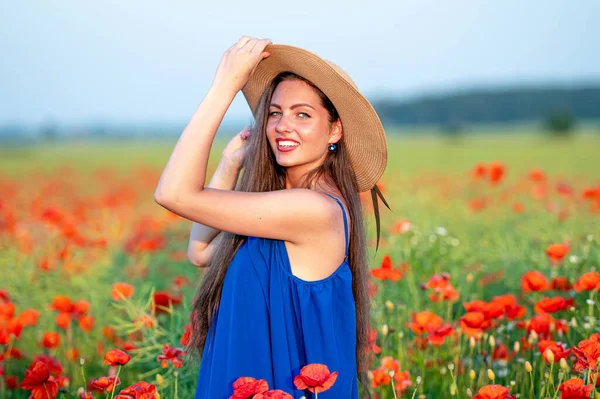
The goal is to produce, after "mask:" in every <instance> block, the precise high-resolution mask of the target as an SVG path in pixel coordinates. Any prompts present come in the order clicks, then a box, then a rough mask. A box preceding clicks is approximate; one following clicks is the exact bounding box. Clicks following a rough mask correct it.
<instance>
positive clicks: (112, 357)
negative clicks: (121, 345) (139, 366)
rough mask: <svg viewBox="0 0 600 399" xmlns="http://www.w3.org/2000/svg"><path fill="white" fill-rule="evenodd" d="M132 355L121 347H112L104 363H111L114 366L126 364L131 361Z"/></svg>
mask: <svg viewBox="0 0 600 399" xmlns="http://www.w3.org/2000/svg"><path fill="white" fill-rule="evenodd" d="M130 359H131V356H129V355H128V354H127V353H125V352H123V351H122V350H120V349H111V350H109V351H108V352H106V355H105V356H104V364H110V365H111V366H113V367H116V366H124V365H126V364H127V363H129V360H130Z"/></svg>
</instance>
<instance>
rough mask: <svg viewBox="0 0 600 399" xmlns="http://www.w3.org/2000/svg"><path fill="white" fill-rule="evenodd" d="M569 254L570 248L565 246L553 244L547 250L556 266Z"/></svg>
mask: <svg viewBox="0 0 600 399" xmlns="http://www.w3.org/2000/svg"><path fill="white" fill-rule="evenodd" d="M568 252H569V247H568V246H567V245H565V244H552V245H550V246H549V247H548V248H547V249H546V255H548V258H549V259H550V260H551V261H552V263H554V264H556V263H559V262H560V261H561V260H563V259H564V257H565V256H567V253H568Z"/></svg>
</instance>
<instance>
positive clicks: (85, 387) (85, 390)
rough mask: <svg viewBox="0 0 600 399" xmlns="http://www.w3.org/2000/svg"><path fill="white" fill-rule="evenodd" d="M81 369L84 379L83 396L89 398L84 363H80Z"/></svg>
mask: <svg viewBox="0 0 600 399" xmlns="http://www.w3.org/2000/svg"><path fill="white" fill-rule="evenodd" d="M79 367H80V369H81V379H82V380H83V397H84V398H86V399H87V382H86V381H85V372H84V370H83V364H81V363H79Z"/></svg>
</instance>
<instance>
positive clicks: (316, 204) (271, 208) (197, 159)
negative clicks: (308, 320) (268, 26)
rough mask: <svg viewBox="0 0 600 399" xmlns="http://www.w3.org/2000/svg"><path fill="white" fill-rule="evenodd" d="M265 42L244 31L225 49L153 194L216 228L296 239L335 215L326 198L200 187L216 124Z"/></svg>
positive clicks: (302, 192) (304, 237)
mask: <svg viewBox="0 0 600 399" xmlns="http://www.w3.org/2000/svg"><path fill="white" fill-rule="evenodd" d="M269 43H270V40H257V39H251V38H248V37H246V36H244V37H242V38H241V39H240V40H239V41H238V43H236V44H234V45H233V46H232V47H231V48H230V49H229V50H228V51H226V52H225V54H224V56H223V59H222V60H221V63H220V64H219V67H218V69H217V73H216V75H215V79H214V81H213V84H212V85H211V87H210V89H209V91H208V93H207V94H206V96H205V98H204V99H203V100H202V102H201V103H200V105H199V106H198V109H197V110H196V112H195V113H194V115H193V116H192V118H191V120H190V122H189V123H188V125H187V126H186V128H185V129H184V131H183V133H182V135H181V137H180V138H179V140H178V141H177V143H176V145H175V148H174V149H173V153H172V154H171V157H170V158H169V161H168V163H167V165H166V167H165V169H164V171H163V174H162V176H161V178H160V181H159V184H158V187H157V189H156V192H155V194H154V199H155V201H156V202H157V203H158V204H160V205H162V206H163V207H165V208H167V209H169V210H170V211H172V212H173V213H176V214H178V215H180V216H182V217H184V218H187V219H189V220H192V221H195V222H197V223H201V224H203V225H206V226H210V227H212V228H214V229H217V230H223V231H228V232H232V233H236V234H241V235H246V236H257V237H266V238H275V239H282V240H286V241H290V242H295V243H300V242H302V241H306V240H310V239H313V238H312V237H316V236H315V233H321V232H322V231H323V229H324V228H325V229H326V228H328V227H329V226H330V225H331V224H332V220H335V218H334V217H332V215H335V213H336V212H337V211H338V210H337V209H336V204H335V203H333V201H331V200H330V199H329V197H327V196H325V195H323V194H319V193H317V192H314V191H311V190H308V189H288V190H279V191H273V192H263V193H256V192H252V193H247V192H235V191H230V190H221V189H215V188H208V187H204V182H205V179H206V169H207V163H208V158H209V153H210V148H211V146H212V144H213V140H214V136H215V134H216V131H217V128H218V127H219V125H220V123H221V121H222V119H223V117H224V115H225V112H226V111H227V109H228V108H229V106H230V105H231V102H232V101H233V99H234V97H235V95H236V94H237V93H238V92H239V91H240V90H241V89H242V87H243V86H244V85H245V84H246V82H247V81H248V77H249V76H250V74H251V73H252V71H253V70H254V68H255V67H256V65H258V62H260V61H261V60H262V59H263V58H265V57H267V56H268V55H269V53H268V52H264V51H263V50H264V48H265V47H266V46H267V45H268V44H269ZM244 173H252V171H246V172H244Z"/></svg>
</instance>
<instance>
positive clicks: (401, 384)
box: [394, 371, 413, 396]
mask: <svg viewBox="0 0 600 399" xmlns="http://www.w3.org/2000/svg"><path fill="white" fill-rule="evenodd" d="M412 384H413V383H412V381H411V380H410V374H409V372H408V371H400V372H398V373H395V374H394V387H396V392H397V393H398V396H402V393H403V392H404V391H405V390H406V389H407V388H408V387H410V386H412Z"/></svg>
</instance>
